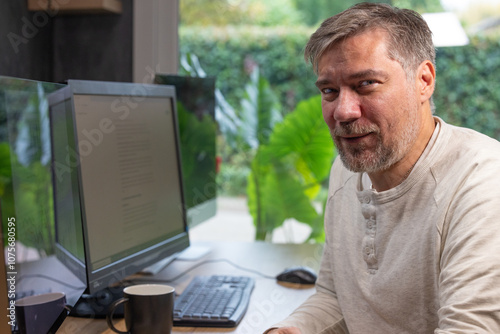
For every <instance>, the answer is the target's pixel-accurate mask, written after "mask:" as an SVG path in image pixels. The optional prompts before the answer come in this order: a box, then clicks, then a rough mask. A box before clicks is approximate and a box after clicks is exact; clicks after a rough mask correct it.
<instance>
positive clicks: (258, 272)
mask: <svg viewBox="0 0 500 334" xmlns="http://www.w3.org/2000/svg"><path fill="white" fill-rule="evenodd" d="M214 262H226V263H228V264H230V265H231V266H233V267H235V268H237V269H240V270H243V271H247V272H250V273H254V274H256V275H259V276H261V277H263V278H268V279H275V278H276V277H274V276H270V275H266V274H264V273H261V272H260V271H257V270H255V269H249V268H245V267H242V266H240V265H238V264H236V263H234V262H232V261H230V260H227V259H214V260H205V261H202V262H200V263H197V264H195V265H194V266H192V267H191V268H189V269H187V270H185V271H184V272H182V273H180V274H179V275H177V276H174V277H173V278H169V279H164V280H155V279H145V280H144V281H147V282H162V283H170V282H173V281H176V280H178V279H179V278H181V277H182V276H184V275H186V274H187V273H189V272H190V271H192V270H194V269H196V268H198V267H200V266H202V265H205V264H208V263H214ZM137 281H140V279H131V280H130V282H132V283H133V282H137Z"/></svg>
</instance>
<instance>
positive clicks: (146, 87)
mask: <svg viewBox="0 0 500 334" xmlns="http://www.w3.org/2000/svg"><path fill="white" fill-rule="evenodd" d="M76 94H78V95H109V96H127V97H131V98H133V97H137V98H147V97H166V98H168V99H169V101H170V104H171V108H172V111H173V112H172V113H171V114H172V118H173V119H172V120H173V122H174V136H175V146H176V147H175V152H176V161H177V168H178V173H179V174H178V175H179V180H178V181H179V190H180V192H181V194H180V195H181V201H182V202H183V201H184V194H183V186H182V168H181V167H182V166H181V155H180V141H179V133H178V123H177V122H178V121H177V108H176V95H175V87H172V86H160V85H153V84H137V83H119V82H104V81H89V80H69V81H68V85H67V86H66V87H64V88H62V89H60V90H58V91H56V92H54V93H53V94H51V95H50V96H49V99H48V101H49V109H51V106H52V105H54V104H58V103H65V101H67V100H68V99H70V101H71V103H70V106H71V109H72V110H71V117H72V119H71V121H72V124H73V135H74V139H75V146H76V147H74V149H75V151H76V152H77V153H78V144H77V143H78V137H77V136H78V135H77V131H76V120H75V117H74V113H75V105H74V95H76ZM50 126H51V139H52V121H51V123H50ZM52 145H53V143H52ZM51 159H52V161H51V162H52V165H54V160H53V159H54V155H52V156H51ZM52 174H53V175H52V177H54V168H52ZM77 179H78V196H79V204H80V213H81V218H82V234H83V240H84V242H83V248H84V257H85V263H82V262H81V261H80V260H79V259H77V258H76V257H75V256H73V255H72V254H71V253H69V252H68V251H67V250H66V249H65V248H64V247H63V246H62V245H61V244H59V242H58V240H57V236H56V255H57V256H58V257H59V258H60V259H61V261H62V262H63V263H64V264H65V265H66V266H67V267H68V268H69V269H70V270H71V271H73V272H74V273H75V274H76V276H77V277H79V278H80V279H84V283H86V285H87V290H86V292H87V293H90V294H93V293H96V292H98V291H100V290H102V289H105V288H108V287H110V286H112V285H113V284H117V283H119V282H120V281H121V280H123V279H125V278H126V277H127V276H130V275H132V274H134V273H137V272H139V271H141V270H142V269H144V268H146V267H147V266H149V265H151V264H153V263H156V262H158V261H160V260H162V259H164V258H166V257H169V256H172V255H174V254H176V253H178V252H180V251H182V250H184V249H185V248H187V247H189V234H188V224H187V214H186V210H185V208H184V203H182V205H180V207H179V210H181V211H182V219H183V231H182V232H181V233H178V234H177V235H175V236H173V237H171V238H169V239H166V240H164V241H163V242H160V243H158V244H155V245H153V246H151V247H148V248H146V249H144V250H143V251H141V252H137V253H135V254H132V255H129V256H127V257H125V258H123V259H121V260H119V261H115V262H113V263H111V264H109V265H106V266H104V267H101V268H98V269H96V270H92V266H91V262H90V250H89V236H88V232H87V227H86V217H85V198H84V196H83V192H82V175H81V169H80V165H79V164H78V167H77ZM53 196H54V210H56V202H55V201H56V198H55V196H56V189H55V188H54V194H53ZM55 219H57V214H55ZM55 223H56V224H57V221H56V222H55Z"/></svg>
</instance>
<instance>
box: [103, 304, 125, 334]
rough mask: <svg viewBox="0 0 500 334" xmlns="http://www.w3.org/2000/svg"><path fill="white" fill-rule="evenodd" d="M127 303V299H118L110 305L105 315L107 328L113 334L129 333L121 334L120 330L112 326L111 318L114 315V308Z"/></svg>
mask: <svg viewBox="0 0 500 334" xmlns="http://www.w3.org/2000/svg"><path fill="white" fill-rule="evenodd" d="M127 301H128V298H125V297H123V298H120V299H118V300H117V301H115V302H114V303H113V304H111V306H110V308H109V311H108V314H107V315H106V321H107V322H108V327H109V328H111V330H112V331H113V332H115V333H119V334H128V333H129V332H128V331H127V332H122V331H121V330H118V329H116V328H115V325H114V324H113V316H114V315H115V310H116V307H117V306H118V305H120V304H122V303H125V302H127Z"/></svg>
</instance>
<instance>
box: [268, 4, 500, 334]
mask: <svg viewBox="0 0 500 334" xmlns="http://www.w3.org/2000/svg"><path fill="white" fill-rule="evenodd" d="M305 57H306V59H307V60H309V61H310V62H311V63H312V65H313V68H314V70H315V72H316V74H317V76H318V79H317V82H316V85H317V86H318V88H319V90H320V92H321V95H322V109H323V116H324V119H325V121H326V123H327V124H328V126H329V128H330V131H331V134H332V137H333V140H334V142H335V145H336V147H337V150H338V152H339V156H340V160H339V159H337V160H336V161H335V162H334V164H333V167H332V171H331V178H330V189H329V198H328V202H327V206H326V217H325V233H326V243H325V250H324V254H323V259H322V263H321V268H320V272H319V277H318V281H317V286H316V293H315V294H314V295H313V296H311V297H310V298H309V299H308V300H307V301H306V302H305V303H304V304H303V305H301V306H300V307H299V308H298V309H297V310H296V311H295V312H294V313H293V314H292V315H291V316H290V317H288V318H287V319H285V320H284V321H283V322H281V323H280V324H277V325H276V328H277V329H271V330H270V331H269V333H273V334H286V333H288V334H292V333H293V334H295V333H302V334H308V333H350V334H378V333H380V334H382V333H383V334H391V333H398V334H401V333H411V334H415V333H426V334H429V333H441V334H442V333H455V334H456V333H500V223H499V220H500V175H499V173H500V144H499V143H498V142H497V141H496V140H493V139H491V138H488V137H486V136H484V135H482V134H479V133H477V132H474V131H472V130H468V129H463V128H458V127H454V126H452V125H449V124H447V123H445V122H444V121H443V120H441V119H440V118H438V117H434V116H433V103H432V94H433V91H434V85H435V73H436V72H435V65H434V58H435V50H434V47H433V44H432V36H431V32H430V31H429V28H428V27H427V25H426V23H425V21H424V20H423V19H422V18H421V16H420V15H418V14H417V13H415V12H413V11H410V10H404V9H397V8H393V7H391V6H389V5H384V4H373V3H371V4H369V3H365V4H359V5H356V6H354V7H352V8H350V9H348V10H346V11H344V12H342V13H340V14H338V15H336V16H334V17H332V18H330V19H327V20H326V21H325V22H324V23H323V24H322V25H321V27H320V28H319V29H318V30H317V31H316V32H315V33H314V34H313V35H312V36H311V39H310V40H309V42H308V44H307V46H306V49H305Z"/></svg>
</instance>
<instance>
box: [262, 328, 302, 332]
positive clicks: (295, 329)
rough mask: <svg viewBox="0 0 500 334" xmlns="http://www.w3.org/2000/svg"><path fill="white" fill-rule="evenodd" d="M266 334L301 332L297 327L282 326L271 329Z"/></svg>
mask: <svg viewBox="0 0 500 334" xmlns="http://www.w3.org/2000/svg"><path fill="white" fill-rule="evenodd" d="M266 334H301V332H300V329H298V328H297V327H282V328H276V329H272V330H270V331H269V332H267V333H266Z"/></svg>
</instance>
